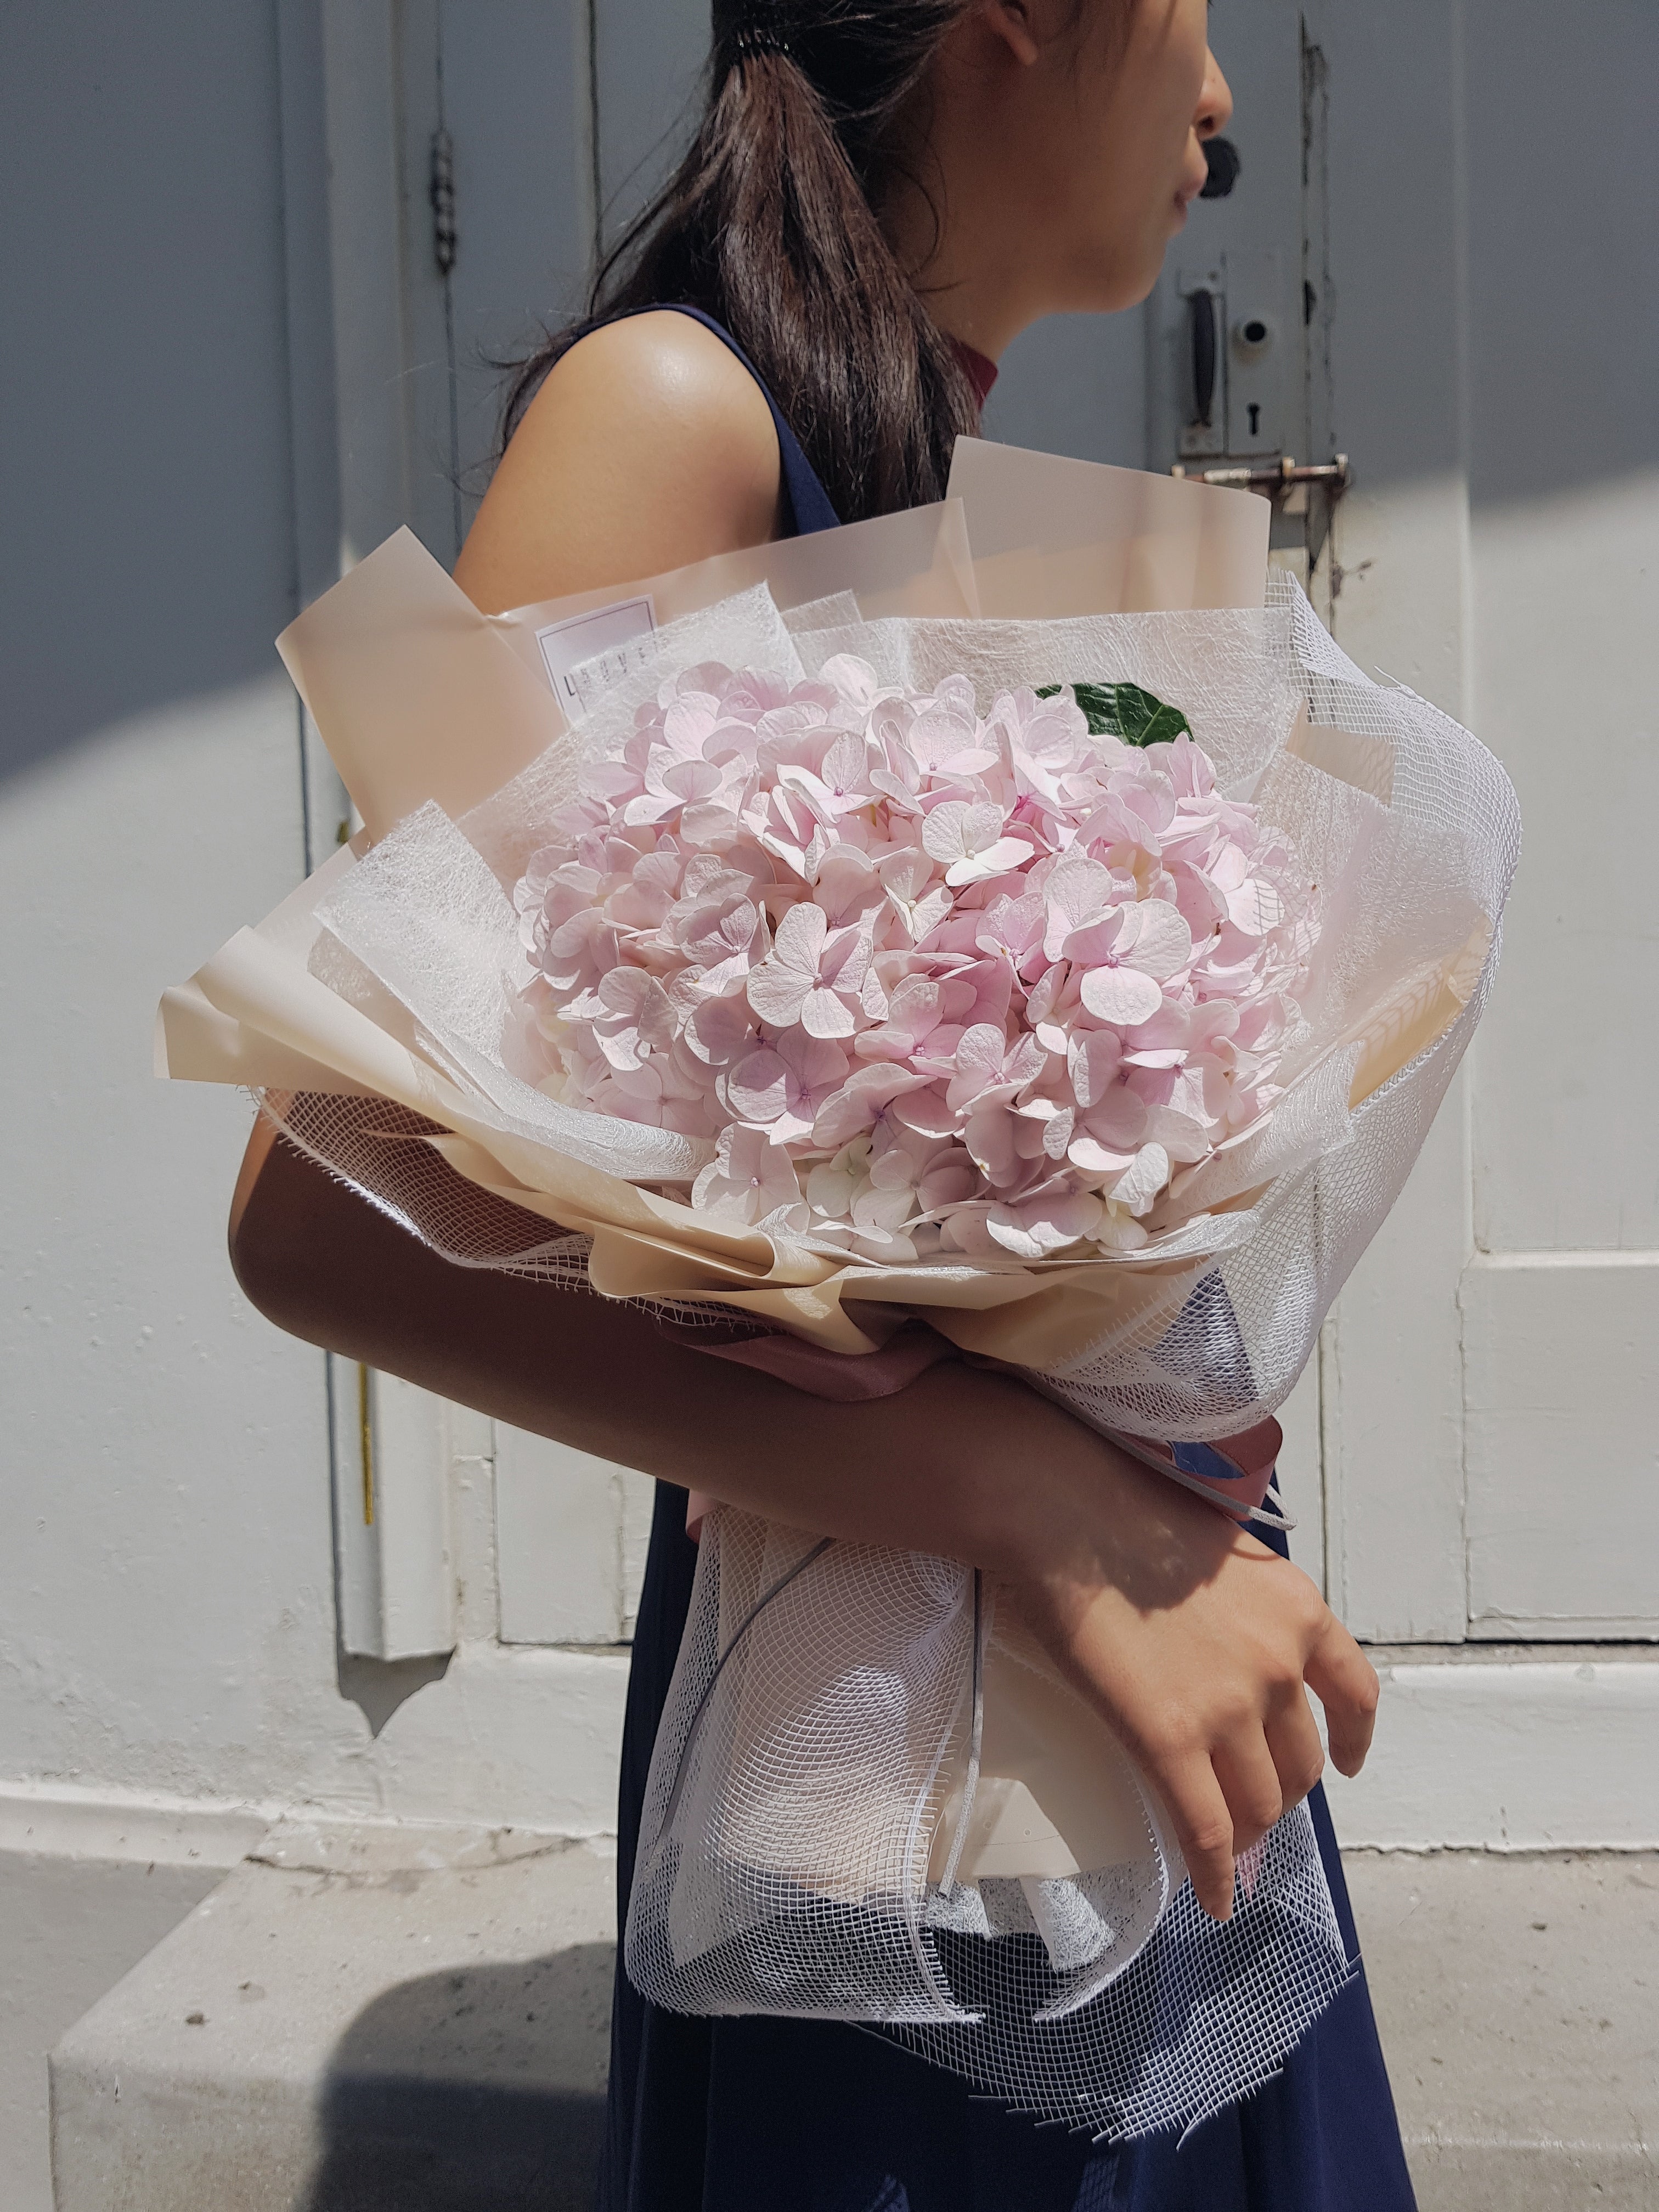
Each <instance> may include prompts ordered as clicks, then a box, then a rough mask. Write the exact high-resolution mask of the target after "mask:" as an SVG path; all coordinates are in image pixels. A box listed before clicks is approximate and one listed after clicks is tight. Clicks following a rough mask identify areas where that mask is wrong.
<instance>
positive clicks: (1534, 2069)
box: [1346, 1851, 1659, 2212]
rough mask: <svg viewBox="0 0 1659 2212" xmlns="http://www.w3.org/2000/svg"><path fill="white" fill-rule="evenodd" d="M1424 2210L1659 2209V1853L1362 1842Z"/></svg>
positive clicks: (1357, 1867)
mask: <svg viewBox="0 0 1659 2212" xmlns="http://www.w3.org/2000/svg"><path fill="white" fill-rule="evenodd" d="M1346 1868H1347V1874H1348V1885H1349V1889H1350V1892H1351V1893H1352V1898H1353V1908H1354V1917H1355V1920H1356V1922H1357V1923H1358V1929H1359V1939H1360V1943H1361V1946H1362V1948H1363V1949H1364V1955H1365V1966H1366V1972H1367V1975H1368V1977H1369V1978H1370V1986H1371V1995H1372V1999H1373V2002H1375V2004H1376V2016H1377V2024H1378V2027H1380V2029H1381V2032H1382V2036H1383V2050H1384V2051H1385V2052H1386V2053H1387V2054H1388V2059H1389V2073H1390V2075H1391V2076H1392V2079H1393V2081H1394V2091H1395V2103H1396V2105H1397V2106H1398V2108H1399V2112H1400V2123H1401V2131H1402V2133H1403V2134H1404V2136H1405V2138H1406V2150H1407V2157H1408V2158H1409V2160H1410V2161H1411V2168H1412V2176H1413V2180H1414V2181H1415V2183H1416V2185H1417V2191H1418V2196H1419V2200H1420V2203H1421V2208H1422V2212H1592V2208H1594V2212H1655V2208H1656V2207H1659V1855H1655V1854H1652V1853H1647V1852H1641V1853H1638V1852H1628V1853H1625V1852H1599V1853H1595V1854H1586V1855H1583V1856H1578V1857H1568V1856H1561V1857H1557V1856H1554V1855H1549V1856H1544V1855H1539V1856H1534V1855H1532V1854H1529V1853H1528V1854H1514V1855H1511V1854H1508V1853H1505V1854H1502V1855H1499V1854H1497V1853H1489V1852H1481V1851H1436V1852H1430V1853H1426V1854H1423V1855H1420V1856H1419V1855H1416V1854H1405V1853H1397V1852H1376V1851H1358V1852H1352V1853H1350V1854H1348V1855H1347V1857H1346Z"/></svg>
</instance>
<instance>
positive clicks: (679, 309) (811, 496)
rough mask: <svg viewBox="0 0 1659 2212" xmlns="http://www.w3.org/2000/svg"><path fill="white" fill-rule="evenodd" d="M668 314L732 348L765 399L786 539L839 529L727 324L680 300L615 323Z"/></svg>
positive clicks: (626, 311) (635, 311)
mask: <svg viewBox="0 0 1659 2212" xmlns="http://www.w3.org/2000/svg"><path fill="white" fill-rule="evenodd" d="M662 313H671V314H676V315H690V318H691V319H692V320H693V322H697V323H701V324H702V326H703V328H704V329H705V330H708V331H713V332H714V336H715V337H717V338H719V339H720V343H722V344H723V345H726V346H729V347H730V348H731V349H732V352H733V353H734V354H735V355H736V356H737V357H738V360H739V361H740V362H742V363H743V365H744V368H746V369H747V370H748V371H749V374H750V376H752V377H753V378H754V380H755V381H756V383H757V385H759V386H760V388H761V393H762V396H763V398H764V399H765V401H766V404H767V405H768V407H769V408H770V409H771V410H772V421H773V424H774V426H775V428H776V430H777V434H778V459H779V462H780V464H781V469H782V473H783V494H784V507H785V510H786V512H785V517H784V519H785V521H786V522H787V524H789V525H790V527H788V528H787V529H786V530H785V531H784V533H783V534H784V536H785V537H786V538H805V537H807V536H808V535H810V533H811V532H813V531H815V530H835V529H837V528H838V527H839V526H840V524H841V517H840V516H839V515H838V514H837V513H836V510H835V507H834V506H833V505H832V504H831V502H830V498H829V493H828V492H827V491H826V490H825V489H824V488H823V484H822V483H820V481H819V479H818V477H817V472H816V471H815V470H814V469H813V467H812V464H811V462H810V461H809V460H808V459H807V458H806V455H805V453H804V452H803V451H802V450H801V442H800V440H799V438H798V437H797V436H796V435H795V434H794V432H793V430H792V429H791V428H790V427H789V424H788V422H787V421H786V420H785V418H784V413H783V410H782V409H781V407H780V406H779V405H778V403H777V401H776V400H775V398H773V397H772V394H771V392H770V390H769V387H768V386H767V383H766V380H765V378H764V377H763V376H762V374H761V373H760V371H759V370H758V369H757V368H756V366H755V364H754V362H752V361H750V358H749V356H748V355H747V354H746V353H745V352H744V349H743V348H742V347H741V346H740V345H739V344H738V342H737V340H736V339H735V338H734V337H732V333H731V331H728V330H727V329H726V326H725V325H724V324H723V323H717V322H716V321H715V320H714V317H713V316H712V315H706V314H704V313H703V311H702V308H701V307H686V306H685V305H684V303H683V302H682V301H676V300H663V301H653V302H652V303H651V304H650V305H648V306H646V307H625V308H623V312H622V313H621V314H620V315H618V316H617V317H616V318H615V319H616V320H617V322H625V321H626V320H627V319H628V318H629V316H631V315H656V314H662Z"/></svg>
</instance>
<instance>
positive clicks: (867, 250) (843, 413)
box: [505, 0, 978, 522]
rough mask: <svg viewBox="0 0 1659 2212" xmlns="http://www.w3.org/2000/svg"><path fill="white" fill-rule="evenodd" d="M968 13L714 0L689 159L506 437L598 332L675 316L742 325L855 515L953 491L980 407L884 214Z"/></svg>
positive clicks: (815, 462)
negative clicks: (910, 119)
mask: <svg viewBox="0 0 1659 2212" xmlns="http://www.w3.org/2000/svg"><path fill="white" fill-rule="evenodd" d="M960 4H961V0H715V3H714V52H713V56H712V58H711V62H710V65H709V69H710V78H709V93H708V106H707V108H706V110H705V112H704V115H703V118H702V124H701V125H700V126H699V128H698V131H697V134H696V138H695V139H694V140H693V142H692V144H691V147H690V151H689V152H688V153H687V155H686V156H685V158H684V161H682V162H681V164H680V166H679V168H678V170H677V171H676V173H675V174H674V175H673V177H672V178H671V179H670V180H669V182H668V184H667V185H665V187H664V189H663V190H662V191H661V192H659V194H658V196H657V197H656V198H655V199H654V200H653V202H652V203H651V204H650V205H649V206H648V207H647V209H646V210H645V211H644V212H643V214H641V216H639V217H638V218H637V219H636V221H635V222H634V223H633V224H632V225H631V226H630V227H629V229H628V231H627V232H626V233H625V234H624V235H623V238H622V239H621V240H620V241H619V243H618V244H617V246H616V247H615V248H614V249H613V250H612V252H611V253H610V254H609V255H608V256H607V257H606V258H605V262H604V263H603V264H602V265H601V267H600V269H599V274H598V276H597V277H596V279H595V282H594V285H593V289H592V295H591V296H590V298H589V301H588V307H587V313H586V317H585V319H583V320H582V321H581V322H580V323H579V324H578V325H575V326H574V328H572V329H570V330H568V331H562V332H560V333H559V334H558V335H556V337H552V338H550V340H549V342H548V343H546V344H545V345H544V347H542V349H540V350H539V351H538V353H536V354H535V355H534V356H532V358H531V359H529V360H528V361H526V362H524V363H523V364H522V365H521V366H520V368H519V370H518V372H517V374H515V376H514V378H513V383H512V386H511V388H510V390H509V392H508V396H507V410H506V416H505V435H506V436H507V437H510V436H511V435H512V434H513V430H514V429H515V428H517V426H518V423H519V422H520V419H521V418H522V416H523V414H524V411H525V409H526V407H527V406H528V405H529V404H530V401H531V399H532V398H533V397H534V395H535V392H536V391H537V389H538V386H540V384H541V381H542V380H543V378H544V376H545V375H546V374H547V372H548V370H549V369H550V368H551V367H552V366H553V364H554V363H555V362H556V361H557V360H558V359H559V358H560V356H562V354H563V353H565V352H566V351H567V350H568V349H569V347H570V346H572V345H573V344H574V343H575V342H576V340H577V339H578V338H579V337H581V336H582V335H583V334H584V333H585V332H586V331H588V330H590V329H592V327H593V325H595V324H596V323H598V322H600V321H603V320H604V319H606V318H607V317H610V316H613V315H616V314H617V313H623V312H626V311H627V310H629V309H630V308H638V307H649V306H651V305H653V303H655V302H658V301H662V302H665V303H674V304H678V305H683V306H686V307H700V308H702V310H703V312H704V313H706V314H708V315H710V316H712V317H713V318H714V320H715V321H716V322H719V323H721V324H723V325H725V327H726V329H727V330H729V331H731V333H732V337H734V338H736V340H737V342H738V344H739V345H740V346H741V347H742V348H743V349H744V352H745V353H746V354H747V355H748V356H749V358H750V361H752V362H754V364H755V366H756V368H757V369H758V370H759V372H760V374H761V375H762V377H763V379H764V380H765V381H766V383H767V384H768V385H769V386H770V388H771V390H772V392H773V393H774V395H775V398H776V399H777V402H778V404H779V406H780V407H781V409H782V410H783V413H784V415H785V416H786V418H787V421H788V422H789V423H790V425H791V427H792V428H793V430H794V432H795V434H796V435H797V437H799V440H800V442H801V444H802V446H803V447H804V448H805V453H806V457H807V459H808V460H809V461H810V462H811V465H812V466H813V468H814V469H815V470H816V471H817V474H818V476H819V477H821V478H822V480H823V484H824V488H825V489H826V490H827V491H828V492H829V497H830V500H831V501H832V502H833V503H834V505H835V507H836V512H837V513H839V514H840V515H841V516H842V520H844V521H848V522H854V521H859V520H862V519H863V518H864V517H866V516H868V515H873V514H885V513H890V512H892V511H893V510H894V509H895V508H898V507H914V506H917V505H920V504H922V503H923V502H925V501H929V500H935V499H939V498H942V497H943V495H944V490H945V478H946V477H947V476H948V474H949V471H950V465H951V447H952V446H953V445H954V443H955V441H956V439H957V434H958V433H959V432H962V431H964V430H972V429H973V428H975V425H976V422H977V419H978V408H977V404H976V401H975V394H974V390H973V386H972V384H971V382H970V380H969V376H968V374H967V372H966V370H965V369H964V368H963V364H962V362H961V361H960V360H959V359H958V357H957V352H956V349H955V348H954V347H953V346H952V344H951V341H950V340H949V338H947V337H945V334H944V332H943V331H941V330H940V329H939V326H938V325H937V324H936V323H935V322H934V321H933V317H932V316H931V315H930V314H929V313H928V312H927V307H926V306H925V305H924V303H923V301H921V298H920V297H919V296H918V295H917V293H916V291H915V288H914V286H913V285H912V284H911V283H910V282H909V280H908V277H907V276H906V275H905V273H904V271H903V270H902V268H901V266H900V265H899V262H898V259H897V258H896V255H895V254H894V252H893V250H892V247H891V246H890V245H889V244H888V241H887V239H886V237H885V236H884V233H883V231H882V228H881V223H880V221H879V219H878V212H877V210H878V207H879V204H880V202H881V199H882V197H883V195H884V191H885V189H886V186H887V185H888V184H889V182H890V180H891V179H892V177H893V176H894V175H895V173H896V149H895V138H896V123H897V119H898V116H899V113H900V111H901V110H902V108H903V107H904V106H906V104H907V103H908V100H910V98H911V96H912V95H913V94H915V92H916V91H917V89H918V88H919V87H920V85H921V81H922V79H923V76H924V75H925V73H926V70H927V64H928V63H929V61H930V60H931V58H932V57H933V52H934V51H935V49H936V48H937V46H938V45H939V40H940V39H941V38H942V37H943V35H944V33H945V31H946V30H947V29H948V28H949V27H950V25H951V22H952V21H954V20H955V19H956V16H957V14H958V12H959V9H960Z"/></svg>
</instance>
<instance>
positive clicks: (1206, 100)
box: [1193, 54, 1233, 138]
mask: <svg viewBox="0 0 1659 2212" xmlns="http://www.w3.org/2000/svg"><path fill="white" fill-rule="evenodd" d="M1232 112H1233V95H1232V91H1231V87H1230V86H1229V84H1228V82H1227V80H1226V78H1225V76H1222V74H1221V64H1219V63H1218V61H1217V59H1216V58H1215V56H1214V55H1213V54H1211V55H1209V56H1208V57H1207V58H1206V63H1205V69H1204V88H1203V90H1202V91H1201V92H1200V94H1199V95H1198V113H1197V115H1196V117H1195V118H1194V123H1193V128H1194V130H1195V131H1197V133H1198V135H1199V137H1200V138H1213V137H1215V135H1216V133H1217V131H1225V129H1226V127H1227V124H1228V122H1229V120H1230V118H1231V115H1232Z"/></svg>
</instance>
